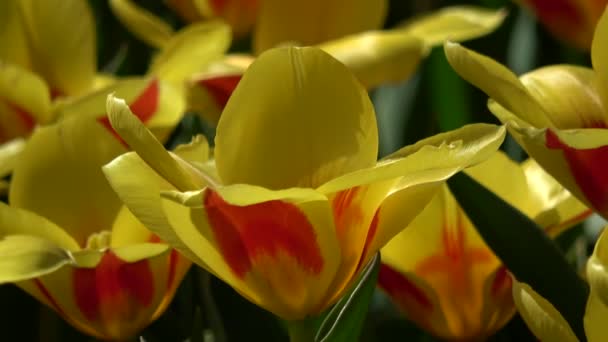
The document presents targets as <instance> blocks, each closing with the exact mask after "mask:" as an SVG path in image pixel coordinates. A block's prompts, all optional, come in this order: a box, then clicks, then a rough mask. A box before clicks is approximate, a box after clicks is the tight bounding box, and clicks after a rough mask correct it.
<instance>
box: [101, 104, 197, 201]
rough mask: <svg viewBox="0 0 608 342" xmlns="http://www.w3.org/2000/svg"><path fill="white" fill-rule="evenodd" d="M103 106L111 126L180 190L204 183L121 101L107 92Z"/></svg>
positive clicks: (195, 187) (194, 187)
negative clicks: (104, 105)
mask: <svg viewBox="0 0 608 342" xmlns="http://www.w3.org/2000/svg"><path fill="white" fill-rule="evenodd" d="M106 107H107V111H108V118H109V121H110V123H111V124H112V128H113V129H114V130H115V131H116V132H117V133H118V134H119V135H120V137H121V138H122V139H124V141H125V142H126V143H127V144H128V145H129V146H130V147H131V148H132V149H133V150H134V151H135V152H137V154H138V155H139V156H140V157H141V158H142V159H143V160H144V161H145V162H146V163H148V165H150V167H152V169H154V170H155V171H156V172H158V174H159V175H161V176H162V177H163V178H164V179H166V180H167V181H168V182H169V183H171V184H172V185H173V186H175V187H176V188H177V189H180V190H194V189H200V188H202V187H203V186H205V185H207V184H206V182H205V179H204V178H203V175H202V174H197V173H196V170H195V169H193V168H192V167H189V166H188V164H187V163H185V162H183V161H181V162H180V160H181V159H180V158H175V157H173V156H172V155H171V154H170V153H169V152H168V151H167V150H165V148H164V147H163V145H162V144H161V143H160V142H159V141H158V140H157V139H156V138H155V137H154V135H153V134H152V132H150V131H149V130H148V129H147V128H146V126H144V124H143V123H142V122H141V121H140V119H139V118H138V117H137V116H135V115H134V114H133V112H132V111H131V109H130V108H129V106H128V105H127V104H126V103H125V101H124V100H122V99H117V98H115V97H114V96H113V95H109V96H108V98H107V102H106Z"/></svg>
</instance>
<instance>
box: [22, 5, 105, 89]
mask: <svg viewBox="0 0 608 342" xmlns="http://www.w3.org/2000/svg"><path fill="white" fill-rule="evenodd" d="M21 5H22V6H23V13H24V17H25V20H26V23H27V27H28V33H29V38H30V40H29V42H30V44H31V48H32V59H33V61H32V62H33V66H34V70H36V72H37V73H38V74H40V75H41V76H42V77H43V78H44V79H45V80H47V83H48V84H49V86H50V88H51V91H52V92H53V93H59V94H64V95H74V94H82V93H84V92H86V91H88V90H89V88H90V87H91V86H92V85H93V79H94V77H95V71H96V70H97V62H96V57H97V56H96V44H95V40H96V39H95V38H96V36H95V26H94V25H95V24H94V21H93V15H92V13H91V9H90V8H89V6H88V3H87V2H84V1H80V0H49V1H44V2H39V1H35V0H24V1H21Z"/></svg>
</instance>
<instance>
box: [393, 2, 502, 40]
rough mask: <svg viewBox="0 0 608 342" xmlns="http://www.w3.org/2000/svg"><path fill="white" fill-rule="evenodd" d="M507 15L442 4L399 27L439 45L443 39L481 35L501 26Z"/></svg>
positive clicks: (460, 38)
mask: <svg viewBox="0 0 608 342" xmlns="http://www.w3.org/2000/svg"><path fill="white" fill-rule="evenodd" d="M506 15H507V12H506V11H505V10H498V11H494V10H488V9H484V8H481V7H474V6H453V7H444V8H442V9H440V10H438V11H435V12H432V13H431V14H429V15H426V16H422V17H421V18H415V19H414V20H411V21H408V22H407V25H406V26H404V27H403V28H401V29H402V30H404V31H406V32H408V33H409V34H411V35H413V36H415V37H417V38H419V39H421V40H423V41H424V42H425V44H427V45H439V44H443V42H444V41H445V40H446V39H450V40H451V41H454V42H457V41H464V40H469V39H474V38H477V37H480V36H484V35H486V34H488V33H490V32H492V31H494V30H495V29H496V28H497V27H498V26H500V24H502V22H503V20H504V19H505V17H506Z"/></svg>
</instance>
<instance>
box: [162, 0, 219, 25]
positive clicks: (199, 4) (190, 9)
mask: <svg viewBox="0 0 608 342" xmlns="http://www.w3.org/2000/svg"><path fill="white" fill-rule="evenodd" d="M207 2H208V1H207V0H167V1H166V3H167V6H169V7H171V9H172V10H174V11H176V12H177V13H178V14H179V15H180V16H181V17H182V18H184V19H185V20H186V21H188V22H195V21H199V20H201V19H205V18H208V17H211V15H209V13H208V11H209V9H208V8H207V7H205V6H208V4H207Z"/></svg>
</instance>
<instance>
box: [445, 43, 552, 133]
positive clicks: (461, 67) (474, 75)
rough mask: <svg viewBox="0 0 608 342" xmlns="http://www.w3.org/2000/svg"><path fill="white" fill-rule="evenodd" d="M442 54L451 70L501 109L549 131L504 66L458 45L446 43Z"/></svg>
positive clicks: (538, 109)
mask: <svg viewBox="0 0 608 342" xmlns="http://www.w3.org/2000/svg"><path fill="white" fill-rule="evenodd" d="M444 50H445V54H446V57H447V59H448V62H449V63H450V65H451V66H452V68H453V69H454V70H455V71H456V72H457V73H458V74H459V75H460V76H461V77H463V78H464V79H465V80H467V81H468V82H470V83H472V84H473V85H474V86H476V87H478V88H480V89H481V90H482V91H483V92H485V93H486V94H488V95H489V96H490V97H491V98H492V99H494V100H495V101H497V102H498V103H500V104H501V105H502V106H503V107H504V108H506V109H507V110H509V111H511V112H512V113H514V114H515V115H517V116H519V117H521V119H523V120H524V121H526V122H528V123H530V124H532V125H533V126H535V127H552V123H551V121H550V119H549V118H548V117H547V114H546V113H545V111H544V110H543V108H542V106H541V105H540V104H539V103H538V102H537V101H536V99H535V98H534V97H532V95H530V93H529V92H528V90H527V89H526V87H525V86H524V85H523V84H522V83H521V81H520V80H519V79H518V78H517V76H515V74H513V73H512V72H511V71H510V70H509V69H507V68H506V67H505V66H504V65H501V64H500V63H498V62H496V61H494V60H492V59H490V58H489V57H486V56H484V55H480V54H478V53H476V52H473V51H471V50H468V49H466V48H464V47H462V46H460V45H459V44H456V43H451V42H446V43H445V45H444Z"/></svg>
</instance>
